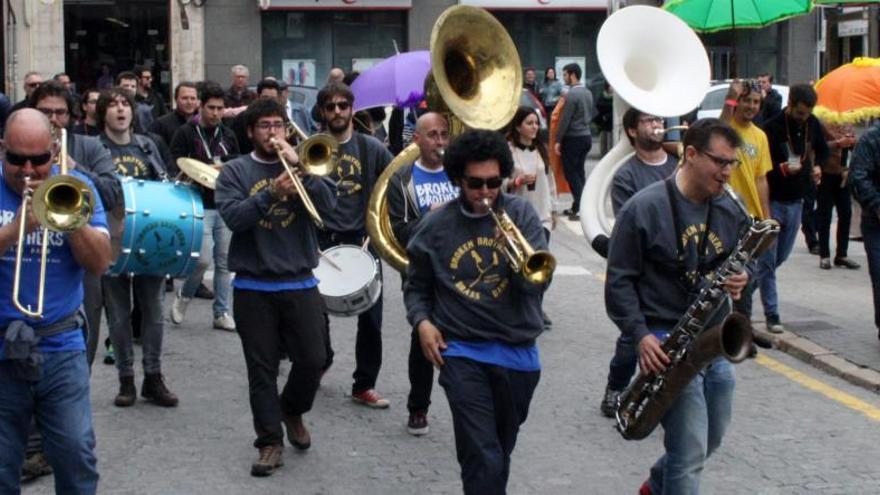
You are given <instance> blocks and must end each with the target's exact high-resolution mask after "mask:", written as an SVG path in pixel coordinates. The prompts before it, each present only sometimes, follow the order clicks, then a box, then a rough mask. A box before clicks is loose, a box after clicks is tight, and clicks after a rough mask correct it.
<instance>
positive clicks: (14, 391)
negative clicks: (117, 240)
mask: <svg viewBox="0 0 880 495" xmlns="http://www.w3.org/2000/svg"><path fill="white" fill-rule="evenodd" d="M57 153H58V150H57V149H56V148H55V147H53V138H52V130H51V126H50V124H49V121H48V119H46V117H45V116H44V115H43V114H41V113H40V112H38V111H36V110H33V109H23V110H20V111H18V112H15V113H13V114H12V115H11V116H10V117H9V120H8V121H7V126H6V133H5V136H4V143H3V168H2V173H3V181H2V182H3V183H2V185H0V223H2V227H0V250H2V252H3V253H4V255H3V257H2V261H0V287H2V290H0V292H2V293H3V294H7V296H6V298H5V299H2V302H0V328H3V330H2V332H0V333H2V334H3V336H4V338H3V339H2V340H0V444H2V445H3V448H2V449H0V492H3V493H17V492H18V491H19V476H20V468H21V465H22V461H23V459H24V452H25V440H26V438H27V430H28V425H29V423H30V420H31V417H32V416H36V417H37V418H38V421H39V423H40V424H41V425H42V426H43V428H42V433H43V438H44V443H43V446H44V448H45V451H46V455H47V456H48V458H49V462H50V464H51V465H52V467H53V468H54V472H55V491H56V492H57V493H85V494H88V493H95V492H96V489H97V483H98V473H97V471H96V468H95V464H96V459H95V453H94V449H95V434H94V431H93V429H92V420H91V406H90V403H89V368H88V364H87V362H86V355H85V349H86V346H85V340H84V338H83V332H82V326H83V323H84V321H85V318H84V316H83V315H82V311H81V306H82V302H83V288H82V282H83V275H84V274H85V272H86V271H88V272H89V273H92V274H95V275H100V274H101V273H103V272H104V271H105V270H106V269H107V267H108V266H109V265H110V263H111V261H112V255H111V250H110V235H109V231H108V229H107V222H106V218H105V215H104V209H103V207H102V205H101V200H100V196H99V195H98V192H97V189H96V188H95V187H94V185H93V184H92V183H91V181H90V180H89V179H88V178H86V177H85V176H84V175H83V174H80V173H79V172H76V171H72V172H71V173H70V175H71V176H73V177H75V178H76V179H79V180H80V181H82V182H83V183H85V184H87V185H88V187H89V189H90V190H91V195H92V197H93V198H94V208H93V209H92V212H91V217H90V218H89V220H88V222H87V223H86V224H84V225H83V226H81V227H78V228H76V229H75V230H71V231H67V232H48V234H46V236H45V239H44V240H45V242H43V241H41V240H40V239H42V238H43V234H41V233H39V230H40V227H41V226H40V225H39V223H38V222H37V220H36V218H35V216H34V211H33V209H32V207H31V205H32V202H31V201H30V200H28V201H27V206H26V211H22V203H23V196H27V195H29V194H31V193H32V192H33V190H34V189H36V187H37V186H39V185H40V184H41V183H42V182H43V181H45V180H46V179H48V178H49V177H50V176H51V175H53V165H52V164H53V163H55V158H56V156H57ZM49 206H51V205H49ZM22 215H26V220H25V221H24V223H22V222H21V218H22ZM21 227H23V230H24V233H25V234H26V237H24V239H20V238H19V237H20V234H19V232H20V230H19V229H20V228H21ZM19 243H24V246H22V247H23V252H22V258H21V262H20V266H16V265H17V263H16V261H15V260H16V249H15V246H16V244H19ZM41 243H42V245H41ZM43 248H45V249H46V256H47V263H46V265H45V270H46V282H45V284H44V289H43V290H45V293H44V294H43V302H44V304H45V305H44V310H43V316H42V318H32V317H28V316H26V315H25V314H23V313H22V312H21V311H20V310H19V309H16V306H15V305H14V304H13V301H12V299H11V298H10V297H9V296H8V295H9V294H12V293H13V292H14V290H13V285H14V278H15V275H14V273H15V272H16V270H20V271H21V284H20V299H21V300H22V301H21V303H22V305H24V306H39V305H40V302H39V301H37V298H38V294H39V292H40V290H41V288H40V287H39V282H38V280H39V278H40V276H39V272H40V265H41V259H40V258H41V254H42V251H43Z"/></svg>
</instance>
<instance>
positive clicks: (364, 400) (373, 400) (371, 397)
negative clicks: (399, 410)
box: [351, 388, 391, 409]
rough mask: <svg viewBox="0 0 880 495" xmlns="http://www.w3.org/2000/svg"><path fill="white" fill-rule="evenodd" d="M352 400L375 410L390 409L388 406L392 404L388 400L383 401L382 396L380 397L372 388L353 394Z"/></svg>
mask: <svg viewBox="0 0 880 495" xmlns="http://www.w3.org/2000/svg"><path fill="white" fill-rule="evenodd" d="M351 400H353V401H355V402H357V403H358V404H363V405H365V406H367V407H372V408H374V409H388V406H390V405H391V403H390V402H388V399H383V398H382V396H381V395H379V392H376V389H372V388H371V389H368V390H364V391H363V392H358V393H356V394H351Z"/></svg>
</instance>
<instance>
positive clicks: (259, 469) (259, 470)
mask: <svg viewBox="0 0 880 495" xmlns="http://www.w3.org/2000/svg"><path fill="white" fill-rule="evenodd" d="M283 453H284V447H282V446H281V445H267V446H265V447H262V448H261V449H260V456H259V457H258V458H257V461H256V462H254V463H253V464H251V476H271V475H272V474H273V473H274V472H275V468H279V467H281V466H283V465H284V460H283V459H282V458H281V454H283Z"/></svg>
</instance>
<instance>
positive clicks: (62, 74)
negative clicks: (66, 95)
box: [52, 72, 70, 81]
mask: <svg viewBox="0 0 880 495" xmlns="http://www.w3.org/2000/svg"><path fill="white" fill-rule="evenodd" d="M63 76H67V77H68V78H70V76H69V75H67V73H66V72H59V73H57V74H55V75H54V76H52V79H54V80H56V81H57V80H59V79H61V77H63Z"/></svg>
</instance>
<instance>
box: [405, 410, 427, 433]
mask: <svg viewBox="0 0 880 495" xmlns="http://www.w3.org/2000/svg"><path fill="white" fill-rule="evenodd" d="M406 431H408V432H409V434H410V435H412V436H414V437H420V436H422V435H427V434H428V431H429V428H428V411H416V412H411V413H409V421H407V422H406Z"/></svg>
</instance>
